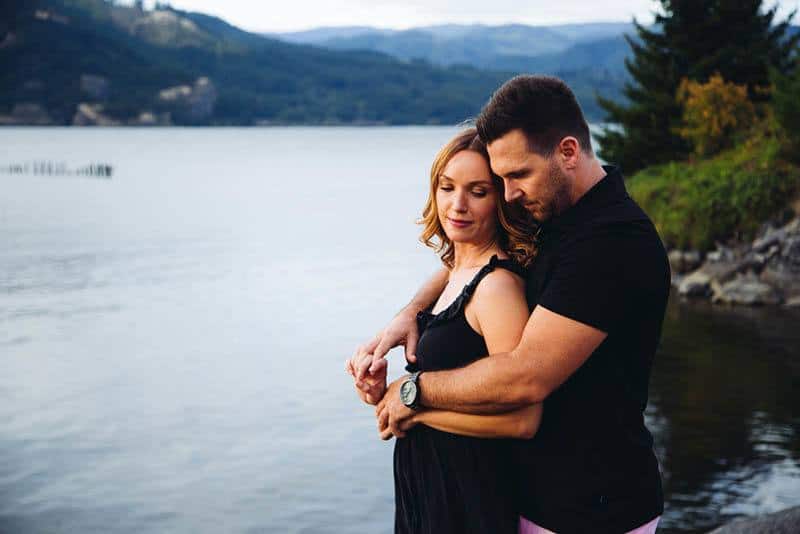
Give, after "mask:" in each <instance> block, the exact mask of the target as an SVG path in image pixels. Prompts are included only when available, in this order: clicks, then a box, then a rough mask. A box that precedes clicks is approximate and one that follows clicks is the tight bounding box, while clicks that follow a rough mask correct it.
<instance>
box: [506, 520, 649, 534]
mask: <svg viewBox="0 0 800 534" xmlns="http://www.w3.org/2000/svg"><path fill="white" fill-rule="evenodd" d="M659 519H661V516H658V517H656V518H655V519H653V520H652V521H650V522H649V523H647V524H645V525H642V526H641V527H639V528H635V529H633V530H631V531H630V532H627V533H626V534H655V532H656V527H657V526H658V520H659ZM519 534H556V533H555V532H553V531H552V530H547V529H546V528H542V527H540V526H539V525H537V524H536V523H534V522H533V521H528V520H527V519H525V518H524V517H522V516H520V518H519Z"/></svg>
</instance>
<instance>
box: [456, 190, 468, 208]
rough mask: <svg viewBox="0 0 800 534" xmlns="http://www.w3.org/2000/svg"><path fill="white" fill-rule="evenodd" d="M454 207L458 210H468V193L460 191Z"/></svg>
mask: <svg viewBox="0 0 800 534" xmlns="http://www.w3.org/2000/svg"><path fill="white" fill-rule="evenodd" d="M453 209H454V210H456V211H466V210H467V198H466V195H464V194H462V193H459V194H457V195H456V196H455V198H454V199H453Z"/></svg>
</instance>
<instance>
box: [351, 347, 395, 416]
mask: <svg viewBox="0 0 800 534" xmlns="http://www.w3.org/2000/svg"><path fill="white" fill-rule="evenodd" d="M372 357H373V356H372V353H370V352H367V351H366V349H365V347H363V346H362V347H358V348H357V349H356V352H355V354H353V357H352V358H350V359H349V360H346V361H345V371H347V373H349V374H350V375H351V376H352V377H353V379H354V380H355V386H356V392H357V393H358V396H359V397H360V398H361V400H363V401H364V402H366V403H367V404H373V405H374V404H377V403H378V402H379V401H380V400H381V399H382V398H383V395H384V393H385V392H386V371H387V368H388V362H387V361H386V359H385V358H381V359H380V361H379V362H377V363H376V364H374V365H373V363H372ZM371 369H374V371H372V370H371ZM359 376H360V377H361V378H359Z"/></svg>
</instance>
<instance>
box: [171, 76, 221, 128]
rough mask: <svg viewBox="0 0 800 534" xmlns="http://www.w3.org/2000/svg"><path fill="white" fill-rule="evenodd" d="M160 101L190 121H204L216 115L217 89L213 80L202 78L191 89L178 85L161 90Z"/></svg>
mask: <svg viewBox="0 0 800 534" xmlns="http://www.w3.org/2000/svg"><path fill="white" fill-rule="evenodd" d="M158 99H159V100H160V101H161V102H164V103H167V104H171V106H172V107H174V109H175V110H177V111H178V113H179V115H183V116H185V117H186V118H187V119H188V120H190V121H202V120H204V119H207V118H208V117H210V116H211V115H213V113H214V105H215V104H216V102H217V89H216V87H215V86H214V83H213V82H212V81H211V80H209V79H208V78H206V77H201V78H198V79H197V81H195V83H194V85H193V86H191V87H190V86H188V85H178V86H175V87H168V88H167V89H163V90H161V91H160V92H159V93H158Z"/></svg>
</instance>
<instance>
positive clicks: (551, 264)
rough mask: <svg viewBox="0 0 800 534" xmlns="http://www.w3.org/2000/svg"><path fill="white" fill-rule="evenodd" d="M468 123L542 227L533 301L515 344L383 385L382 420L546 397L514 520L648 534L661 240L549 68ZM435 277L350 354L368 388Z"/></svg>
mask: <svg viewBox="0 0 800 534" xmlns="http://www.w3.org/2000/svg"><path fill="white" fill-rule="evenodd" d="M476 126H477V128H478V132H479V135H480V137H481V139H482V140H483V141H484V142H485V143H486V144H487V146H488V150H489V155H490V158H491V167H492V170H493V172H494V173H495V174H497V175H499V176H500V177H501V178H502V179H503V183H504V185H505V198H506V200H507V201H508V202H517V203H520V204H521V205H523V206H524V207H525V208H526V209H527V210H528V211H529V212H530V213H531V214H532V215H533V217H534V218H536V219H537V220H538V221H539V222H540V223H541V224H542V239H541V242H540V243H539V253H538V256H537V258H536V260H535V262H534V264H533V266H532V267H531V268H530V270H529V273H528V276H527V280H526V292H527V298H528V303H529V305H530V306H531V307H532V308H533V312H532V314H531V316H530V319H529V321H528V324H527V326H526V328H525V331H524V333H523V336H522V339H521V341H520V343H519V345H518V346H517V347H516V349H514V350H513V351H511V352H509V353H504V354H493V355H491V357H488V358H482V359H480V360H478V361H476V362H474V363H472V364H471V365H469V366H467V367H464V368H461V369H455V370H446V371H436V372H425V373H422V374H420V375H418V376H414V377H413V380H412V379H410V378H409V377H403V378H401V379H399V380H397V381H395V382H393V383H392V384H390V385H389V386H388V388H387V389H386V392H385V394H384V395H383V397H382V399H381V400H380V402H379V403H378V406H377V410H376V413H377V414H378V424H379V427H380V429H381V430H382V431H384V432H386V431H387V430H388V431H391V433H392V434H393V435H395V436H397V437H402V436H403V435H404V432H405V431H407V430H408V429H409V428H410V424H411V423H410V421H411V420H410V416H411V415H413V413H414V409H425V408H439V409H446V410H454V411H460V412H465V413H495V412H504V411H508V410H512V409H515V408H518V407H521V406H525V405H530V404H532V403H538V402H544V412H543V420H542V423H541V426H540V428H539V431H538V433H537V435H536V437H535V438H534V439H532V440H529V441H521V442H519V444H518V446H517V450H516V458H515V461H516V462H517V465H518V469H517V473H518V474H519V482H518V486H517V488H515V489H516V495H517V497H518V506H519V510H520V513H521V514H522V516H523V517H524V519H523V520H522V522H521V527H520V528H521V531H522V532H547V531H548V530H549V531H553V532H558V533H570V532H630V531H635V532H654V531H655V527H656V524H657V522H658V518H659V517H660V514H661V513H662V510H663V495H662V490H661V480H660V476H659V471H658V462H657V460H656V458H655V455H654V453H653V449H652V445H653V441H652V436H651V434H650V432H649V431H648V430H647V428H646V427H645V425H644V416H643V412H644V409H645V406H646V404H647V394H648V383H649V375H650V369H651V365H652V361H653V357H654V354H655V350H656V346H657V344H658V339H659V337H660V333H661V323H662V321H663V318H664V311H665V308H666V302H667V296H668V293H669V277H670V273H669V264H668V262H667V257H666V253H665V251H664V248H663V245H662V244H661V241H660V239H659V237H658V235H657V233H656V230H655V228H654V227H653V225H652V223H651V222H650V220H649V219H648V218H647V216H646V215H645V214H644V212H642V210H641V209H640V208H639V207H638V206H637V205H636V204H635V203H634V201H633V200H632V199H631V198H630V197H629V196H628V194H627V192H626V191H625V186H624V183H623V179H622V175H621V174H620V171H619V170H618V169H617V168H615V167H610V166H609V167H603V166H601V164H600V162H599V161H598V160H597V159H595V157H594V155H593V152H592V147H591V140H590V136H589V129H588V126H587V124H586V121H585V119H584V117H583V114H582V112H581V110H580V107H579V105H578V103H577V101H576V99H575V97H574V95H573V94H572V92H571V91H570V89H569V88H568V87H567V86H566V85H565V84H564V83H563V82H561V81H560V80H558V79H555V78H551V77H545V76H518V77H516V78H513V79H512V80H510V81H508V82H507V83H506V84H504V85H503V86H502V87H501V88H500V89H499V90H498V91H497V92H496V93H495V94H494V95H493V97H492V99H491V100H490V101H489V103H488V104H487V105H486V106H485V107H484V109H483V110H482V111H481V114H480V116H479V117H478V119H477V122H476ZM445 281H446V273H443V272H440V273H437V275H435V276H434V277H433V278H432V279H431V280H430V281H429V282H428V283H427V284H426V285H425V286H424V287H423V288H422V289H421V290H420V291H419V293H418V294H417V295H416V296H415V297H414V299H413V300H412V302H411V303H410V304H409V305H408V306H407V307H406V308H404V309H403V310H402V311H401V312H400V313H399V314H398V315H397V316H396V317H395V319H394V320H393V321H392V322H391V323H390V324H389V325H388V327H387V328H386V329H385V330H384V331H383V332H382V333H381V334H379V335H378V336H377V337H376V338H375V339H374V340H372V341H371V342H370V343H368V344H366V345H365V346H363V347H361V348H360V349H359V350H358V351H357V354H356V356H354V358H353V360H352V361H353V365H354V367H355V369H354V372H355V373H356V379H357V384H358V385H359V387H361V389H363V390H364V391H365V392H367V393H368V394H369V393H371V394H373V396H374V397H373V398H377V397H379V396H380V395H379V394H378V395H377V396H375V395H376V393H382V392H376V391H375V390H374V388H375V387H376V386H375V384H377V383H379V381H377V380H375V379H374V378H375V377H376V376H377V377H379V376H382V375H383V374H384V373H385V360H384V359H383V357H384V356H385V354H386V352H387V351H388V350H389V349H390V348H391V347H393V346H397V345H400V344H404V345H405V347H406V354H407V357H408V358H409V359H411V360H413V359H414V354H413V353H414V350H415V345H416V340H417V336H418V333H417V330H416V321H415V317H416V314H417V312H418V311H419V310H421V309H423V308H425V307H427V306H428V305H429V304H431V303H432V302H434V301H435V299H436V298H437V297H438V295H439V293H440V292H441V290H442V287H443V286H444V283H445ZM412 407H413V409H412ZM537 528H538V529H540V530H536V529H537Z"/></svg>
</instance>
